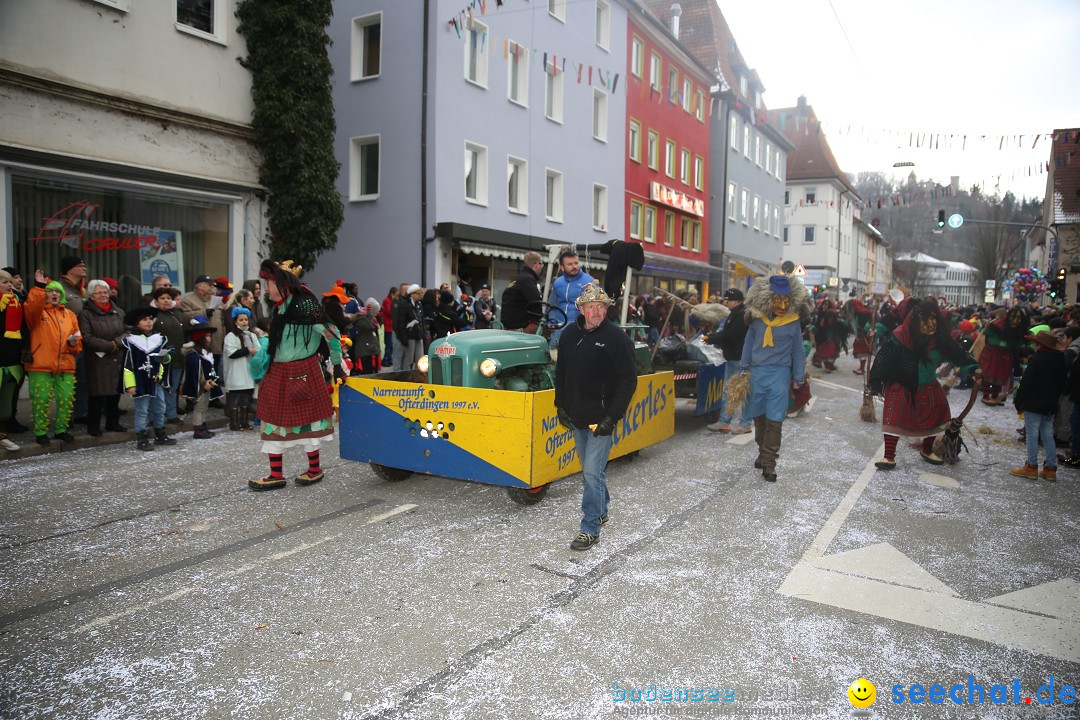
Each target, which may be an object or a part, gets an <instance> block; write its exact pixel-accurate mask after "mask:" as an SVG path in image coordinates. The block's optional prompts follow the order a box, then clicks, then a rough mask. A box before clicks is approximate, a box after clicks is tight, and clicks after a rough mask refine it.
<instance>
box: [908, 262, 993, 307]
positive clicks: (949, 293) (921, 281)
mask: <svg viewBox="0 0 1080 720" xmlns="http://www.w3.org/2000/svg"><path fill="white" fill-rule="evenodd" d="M896 262H897V263H903V264H904V265H905V266H906V267H907V268H909V270H910V272H909V274H910V277H909V278H908V281H909V282H910V283H911V288H910V290H911V294H912V295H913V296H915V297H924V296H926V295H931V296H933V297H936V298H945V300H946V301H948V302H949V303H951V304H955V305H977V304H979V303H981V302H982V301H983V288H982V286H981V285H979V272H978V271H977V270H976V269H975V268H973V267H972V266H970V265H968V264H966V263H962V262H953V261H951V260H938V259H937V258H935V257H931V256H930V255H927V254H926V253H915V254H914V255H912V254H910V253H902V254H900V255H897V256H896Z"/></svg>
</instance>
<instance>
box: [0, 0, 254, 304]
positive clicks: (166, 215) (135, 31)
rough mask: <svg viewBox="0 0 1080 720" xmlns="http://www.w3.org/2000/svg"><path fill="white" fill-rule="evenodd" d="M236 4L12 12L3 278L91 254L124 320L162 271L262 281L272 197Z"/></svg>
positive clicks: (67, 4) (34, 6)
mask: <svg viewBox="0 0 1080 720" xmlns="http://www.w3.org/2000/svg"><path fill="white" fill-rule="evenodd" d="M235 4H236V0H174V1H173V2H138V0H83V1H81V2H71V1H70V0H35V1H34V2H8V3H4V5H3V9H2V11H0V92H2V93H3V97H4V102H2V103H0V128H3V130H2V131H0V265H4V266H6V265H11V266H14V267H16V268H18V269H19V270H20V271H21V272H22V274H23V276H24V277H30V276H32V274H33V270H34V268H37V267H40V268H42V269H43V270H44V271H45V272H46V274H48V275H51V276H55V275H57V274H58V272H59V269H58V267H57V265H58V261H59V258H60V257H61V256H64V255H80V256H82V257H83V258H84V260H85V261H86V264H87V266H88V270H89V277H91V278H94V277H103V276H110V277H113V278H116V279H117V280H118V281H119V283H120V287H121V300H120V302H121V305H123V306H125V307H127V306H128V305H130V304H132V303H133V302H134V300H133V299H132V298H134V297H135V296H137V295H139V294H141V293H142V292H143V290H144V289H145V288H146V287H148V285H147V284H146V283H147V282H148V281H149V279H150V278H151V277H152V275H153V274H157V273H166V272H167V273H169V274H171V275H172V277H173V284H174V285H176V286H179V287H181V288H183V289H190V287H191V286H192V282H193V280H194V278H195V276H196V275H199V274H203V273H205V274H208V275H211V276H213V277H218V276H228V277H230V278H233V279H240V278H244V277H253V274H254V272H255V270H256V269H257V262H258V259H257V250H258V247H259V244H260V242H261V240H262V239H263V235H264V233H265V223H264V215H265V203H264V200H263V199H262V198H264V197H265V194H264V193H263V192H262V189H261V188H260V186H259V183H258V163H259V156H258V153H257V152H256V150H255V147H254V143H253V140H254V133H253V132H252V129H251V125H250V120H251V111H252V99H251V76H250V73H249V72H248V71H247V70H245V69H244V68H243V67H241V65H240V63H239V62H238V59H239V58H241V57H243V56H244V55H245V54H246V49H245V47H246V46H245V43H244V41H243V38H242V37H240V36H239V35H238V34H237V32H236V25H237V20H236V18H235V17H234V15H233V13H234V11H235ZM125 303H126V304H125Z"/></svg>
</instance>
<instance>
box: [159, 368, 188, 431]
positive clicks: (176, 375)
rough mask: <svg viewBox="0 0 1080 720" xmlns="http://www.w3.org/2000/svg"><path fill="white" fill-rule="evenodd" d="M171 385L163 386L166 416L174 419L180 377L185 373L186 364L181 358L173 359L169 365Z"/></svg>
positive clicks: (168, 418)
mask: <svg viewBox="0 0 1080 720" xmlns="http://www.w3.org/2000/svg"><path fill="white" fill-rule="evenodd" d="M168 373H169V387H168V388H167V389H166V388H162V390H164V391H165V418H166V419H167V420H172V419H173V418H174V417H176V414H177V413H176V396H177V395H178V394H179V393H180V377H181V376H182V375H183V374H184V366H183V364H182V363H181V362H180V360H179V359H175V360H173V361H172V362H171V363H170V364H169V367H168Z"/></svg>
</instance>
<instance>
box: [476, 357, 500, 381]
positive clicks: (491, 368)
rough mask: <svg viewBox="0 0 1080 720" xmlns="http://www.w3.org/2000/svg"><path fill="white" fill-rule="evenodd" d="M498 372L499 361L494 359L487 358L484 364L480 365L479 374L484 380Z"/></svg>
mask: <svg viewBox="0 0 1080 720" xmlns="http://www.w3.org/2000/svg"><path fill="white" fill-rule="evenodd" d="M497 372H499V361H498V360H495V359H494V358H488V359H487V360H485V361H484V362H482V363H480V374H481V375H483V376H484V377H486V378H490V377H495V373H497Z"/></svg>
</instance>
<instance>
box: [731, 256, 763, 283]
mask: <svg viewBox="0 0 1080 720" xmlns="http://www.w3.org/2000/svg"><path fill="white" fill-rule="evenodd" d="M728 259H729V260H730V261H731V262H733V263H735V271H736V272H737V273H738V274H740V275H752V276H755V277H757V276H759V275H772V274H773V271H772V270H770V269H769V266H768V265H767V264H766V263H764V262H762V261H761V260H751V259H750V258H744V257H742V256H740V255H732V254H730V253H728Z"/></svg>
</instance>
